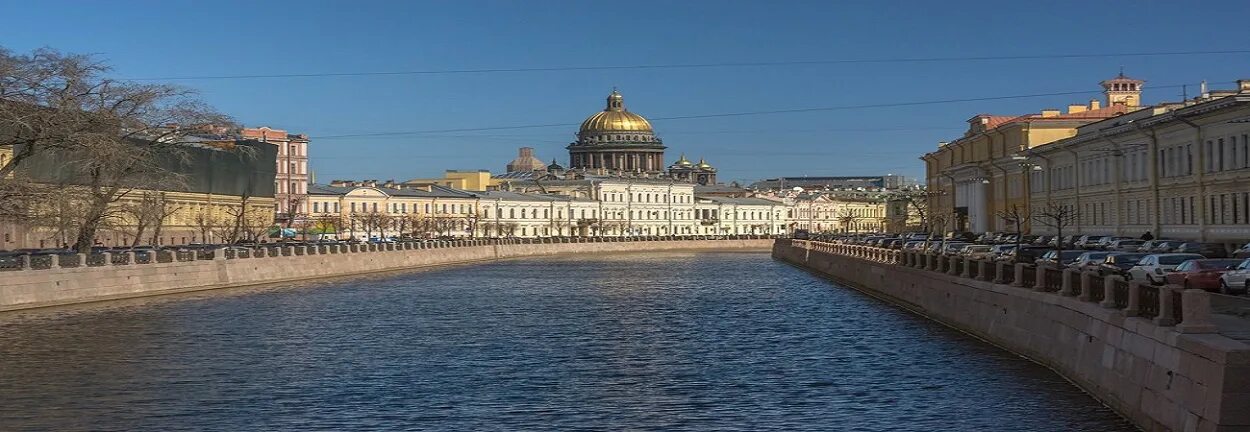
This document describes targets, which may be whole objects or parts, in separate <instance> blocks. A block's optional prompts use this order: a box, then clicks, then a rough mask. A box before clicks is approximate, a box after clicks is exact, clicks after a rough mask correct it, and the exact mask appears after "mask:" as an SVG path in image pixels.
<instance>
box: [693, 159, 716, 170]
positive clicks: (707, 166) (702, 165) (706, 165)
mask: <svg viewBox="0 0 1250 432" xmlns="http://www.w3.org/2000/svg"><path fill="white" fill-rule="evenodd" d="M695 166H697V167H699V168H702V169H712V165H711V164H709V163H707V161H705V160H703V158H699V164H698V165H695Z"/></svg>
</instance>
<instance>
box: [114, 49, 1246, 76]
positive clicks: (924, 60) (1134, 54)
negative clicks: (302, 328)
mask: <svg viewBox="0 0 1250 432" xmlns="http://www.w3.org/2000/svg"><path fill="white" fill-rule="evenodd" d="M1215 54H1250V49H1229V50H1207V51H1154V52H1124V53H1092V54H1037V55H1015V56H965V57H900V58H878V59H871V58H870V59H830V60H794V61H771V62H770V61H754V62H720V63H668V64H649V65H648V64H642V65H607V66H543V67H517V68H485V69H430V70H406V71H358V72H315V73H285V74H248V75H186V76H165V77H141V78H126V80H129V81H176V80H228V79H257V78H315V77H357V76H390V75H454V74H487V73H520V72H561V71H601V70H630V69H634V70H637V69H700V68H733V67H773V66H809V65H838V64H874V63H941V62H969V61H1011V60H1046V59H1080V58H1118V57H1164V56H1194V55H1215Z"/></svg>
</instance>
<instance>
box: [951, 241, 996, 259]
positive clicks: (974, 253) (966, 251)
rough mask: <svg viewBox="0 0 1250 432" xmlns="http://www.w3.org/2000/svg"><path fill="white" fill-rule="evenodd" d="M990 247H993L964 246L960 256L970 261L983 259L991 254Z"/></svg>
mask: <svg viewBox="0 0 1250 432" xmlns="http://www.w3.org/2000/svg"><path fill="white" fill-rule="evenodd" d="M990 247H991V246H990V245H980V244H977V245H967V246H964V248H963V249H962V250H960V251H959V254H960V255H962V256H963V257H965V258H969V259H983V258H985V254H987V253H989V252H990Z"/></svg>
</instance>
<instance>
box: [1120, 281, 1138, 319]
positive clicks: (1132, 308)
mask: <svg viewBox="0 0 1250 432" xmlns="http://www.w3.org/2000/svg"><path fill="white" fill-rule="evenodd" d="M1141 286H1142V283H1141V281H1132V282H1129V283H1128V307H1125V308H1124V316H1131V317H1135V316H1138V315H1141Z"/></svg>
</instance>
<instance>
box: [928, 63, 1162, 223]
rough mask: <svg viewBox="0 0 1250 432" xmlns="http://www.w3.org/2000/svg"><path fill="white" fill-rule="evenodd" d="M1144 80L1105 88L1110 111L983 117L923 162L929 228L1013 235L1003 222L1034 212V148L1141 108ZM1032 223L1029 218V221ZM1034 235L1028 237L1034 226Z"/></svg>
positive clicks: (1120, 80)
mask: <svg viewBox="0 0 1250 432" xmlns="http://www.w3.org/2000/svg"><path fill="white" fill-rule="evenodd" d="M1142 82H1143V81H1141V80H1136V79H1132V78H1128V77H1125V76H1124V75H1123V74H1121V75H1120V76H1118V77H1116V78H1113V79H1110V80H1106V81H1103V82H1102V83H1100V84H1101V85H1102V87H1103V92H1104V95H1105V97H1106V99H1107V104H1108V105H1107V106H1105V107H1104V106H1103V105H1102V102H1100V101H1097V100H1091V101H1090V102H1089V104H1087V105H1083V104H1073V105H1069V106H1068V108H1067V111H1066V112H1063V111H1060V110H1058V109H1044V110H1042V111H1041V112H1040V113H1034V114H1025V115H1019V116H1011V115H991V114H978V115H976V116H973V117H972V118H970V119H968V130H967V132H965V133H964V136H962V137H960V138H959V139H956V140H954V141H951V142H949V143H947V142H942V143H939V144H938V149H937V150H936V151H934V152H932V153H928V154H925V155H924V156H922V157H921V159H922V160H924V161H925V178H926V186H927V188H928V196H929V199H928V215H926V216H927V217H928V218H929V219H930V220H929V221H926V222H927V223H928V224H929V225H930V226H931V229H932V230H933V231H937V232H948V231H959V232H986V231H1010V230H1013V229H1014V228H1013V227H1012V226H1010V224H1008V223H1007V222H1006V221H1005V220H1004V219H1003V218H1002V217H1001V216H1002V214H1003V213H1004V212H1009V211H1011V210H1012V209H1013V208H1015V209H1018V211H1019V213H1021V214H1024V215H1027V214H1029V212H1030V204H1029V198H1028V197H1029V193H1028V191H1029V190H1030V187H1031V185H1030V184H1029V176H1028V175H1025V174H1027V173H1028V172H1030V171H1031V170H1033V169H1034V167H1035V166H1036V165H1035V164H1033V163H1031V162H1027V159H1028V154H1029V152H1030V149H1033V148H1034V147H1037V146H1040V145H1043V144H1047V143H1051V142H1054V141H1057V140H1060V139H1064V138H1068V137H1071V136H1074V135H1076V131H1077V127H1079V126H1081V125H1085V124H1088V123H1092V122H1096V121H1101V120H1105V119H1108V118H1111V117H1116V116H1120V115H1123V114H1125V113H1128V112H1132V111H1135V110H1137V109H1139V103H1140V101H1141V84H1142ZM1026 219H1027V218H1026ZM1025 225H1026V228H1025V230H1026V232H1027V229H1028V228H1027V223H1026V224H1025Z"/></svg>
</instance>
